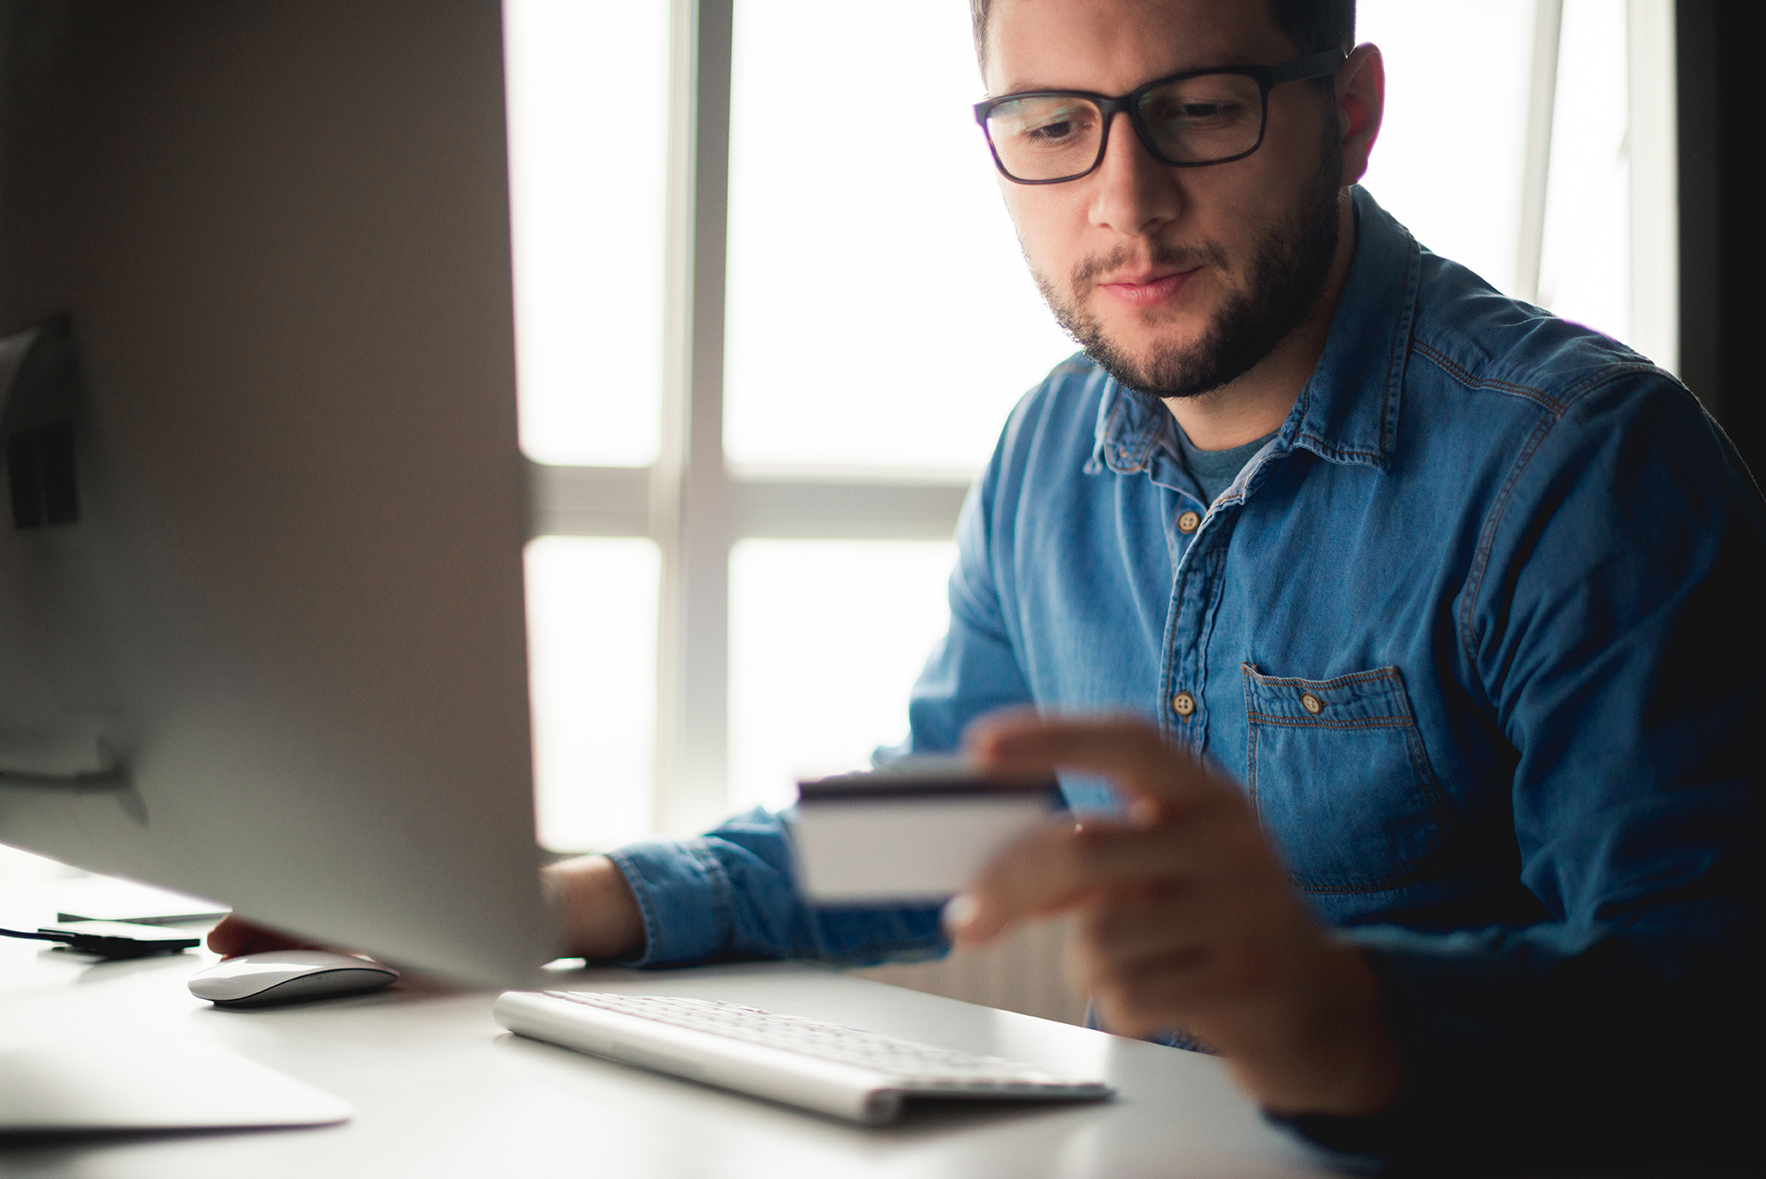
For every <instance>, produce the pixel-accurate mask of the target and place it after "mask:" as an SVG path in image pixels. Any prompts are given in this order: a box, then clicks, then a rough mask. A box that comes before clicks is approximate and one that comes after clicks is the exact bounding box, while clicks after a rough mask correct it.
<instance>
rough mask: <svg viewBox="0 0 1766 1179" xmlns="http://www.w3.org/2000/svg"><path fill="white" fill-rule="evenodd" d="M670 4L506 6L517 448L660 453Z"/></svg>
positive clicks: (637, 458)
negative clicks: (518, 398)
mask: <svg viewBox="0 0 1766 1179" xmlns="http://www.w3.org/2000/svg"><path fill="white" fill-rule="evenodd" d="M668 9H669V6H668V5H667V4H664V3H660V2H656V0H651V2H647V3H640V4H630V3H623V2H620V0H504V5H503V24H504V52H505V55H506V59H507V63H508V114H509V189H510V213H511V222H512V225H511V228H512V232H513V237H514V250H515V329H516V330H515V351H516V370H517V377H518V387H519V389H520V394H521V446H522V449H523V450H524V451H526V452H527V454H528V455H529V456H530V457H532V458H534V459H536V460H538V461H540V462H545V463H582V464H588V465H608V466H621V465H631V466H642V465H644V464H646V463H649V462H651V461H653V460H654V459H655V457H656V451H657V439H658V436H659V433H660V426H659V424H658V423H659V406H660V405H661V389H662V243H663V206H664V200H665V167H666V161H667V135H668V122H667V98H668V82H667V71H668V37H669V24H668V21H669V15H668Z"/></svg>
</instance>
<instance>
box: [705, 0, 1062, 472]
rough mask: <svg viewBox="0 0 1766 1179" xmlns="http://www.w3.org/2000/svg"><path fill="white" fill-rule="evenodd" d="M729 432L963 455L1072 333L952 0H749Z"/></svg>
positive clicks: (836, 452) (746, 451)
mask: <svg viewBox="0 0 1766 1179" xmlns="http://www.w3.org/2000/svg"><path fill="white" fill-rule="evenodd" d="M733 53H734V63H733V70H734V76H733V81H732V86H731V96H730V110H731V113H730V124H731V125H730V215H729V278H728V295H729V300H728V311H727V319H726V325H727V330H726V337H725V338H726V341H727V343H726V353H725V356H726V367H725V376H724V380H725V390H726V394H725V396H726V405H725V418H724V423H725V425H724V440H725V448H726V451H727V454H728V456H729V458H730V460H731V461H732V462H735V463H738V464H767V465H770V464H800V465H807V466H813V467H839V466H846V467H851V466H869V467H921V468H939V467H943V468H955V469H972V468H974V467H976V466H978V465H979V464H980V463H982V462H984V461H985V460H986V457H987V455H988V453H989V452H990V451H991V450H992V448H993V444H994V441H995V439H996V438H997V437H998V436H999V431H1000V427H1001V425H1002V424H1003V423H1004V421H1005V416H1006V413H1007V411H1008V410H1009V409H1010V408H1011V406H1012V404H1013V403H1014V402H1015V401H1016V400H1017V399H1018V397H1019V396H1020V395H1022V394H1023V392H1024V391H1025V390H1026V389H1028V388H1029V387H1030V386H1031V385H1033V384H1035V383H1036V382H1037V381H1039V380H1041V379H1042V378H1043V376H1044V375H1045V374H1046V373H1047V372H1048V370H1049V368H1050V367H1051V366H1052V365H1053V364H1054V363H1055V362H1057V361H1058V360H1060V359H1061V358H1063V357H1065V356H1068V355H1070V354H1071V353H1072V352H1073V351H1074V345H1073V344H1072V343H1071V342H1070V341H1068V340H1067V338H1066V337H1065V336H1064V335H1063V334H1062V333H1061V331H1060V329H1059V328H1057V327H1056V326H1055V324H1054V320H1053V319H1052V318H1051V316H1050V315H1049V313H1048V311H1047V309H1046V308H1045V307H1044V306H1043V304H1042V300H1041V298H1040V297H1039V296H1038V295H1037V293H1036V288H1035V286H1034V284H1033V283H1032V282H1031V280H1030V278H1029V275H1028V272H1027V271H1026V269H1025V265H1024V260H1023V258H1022V256H1021V255H1020V254H1019V251H1018V244H1017V239H1016V238H1015V237H1014V236H1013V232H1012V227H1011V223H1010V221H1009V219H1008V218H1007V216H1006V212H1005V206H1004V204H1003V203H1002V201H1001V199H1000V195H999V189H998V185H997V184H996V182H995V179H994V172H993V165H992V163H991V162H990V161H989V159H988V155H987V148H986V143H985V141H984V140H983V138H982V135H981V131H980V129H979V128H978V127H976V125H975V120H974V117H973V116H972V115H971V114H970V112H969V107H970V105H971V104H973V103H974V102H975V101H976V100H977V99H979V98H980V97H981V96H982V85H981V81H980V76H979V72H978V70H977V68H976V65H975V55H974V51H973V49H972V48H971V43H970V37H969V10H968V6H967V5H966V4H963V3H961V2H960V0H900V2H897V3H891V4H850V3H830V2H829V0H739V2H738V4H737V5H736V25H735V44H734V50H733Z"/></svg>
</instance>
